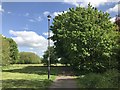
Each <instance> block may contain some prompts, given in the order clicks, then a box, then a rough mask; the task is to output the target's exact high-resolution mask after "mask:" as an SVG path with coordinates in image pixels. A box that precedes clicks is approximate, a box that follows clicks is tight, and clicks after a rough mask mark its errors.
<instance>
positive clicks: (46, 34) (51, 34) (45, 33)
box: [43, 32, 53, 36]
mask: <svg viewBox="0 0 120 90" xmlns="http://www.w3.org/2000/svg"><path fill="white" fill-rule="evenodd" d="M43 35H45V36H48V32H44V33H43ZM50 36H53V33H52V32H50Z"/></svg>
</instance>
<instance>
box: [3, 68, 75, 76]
mask: <svg viewBox="0 0 120 90" xmlns="http://www.w3.org/2000/svg"><path fill="white" fill-rule="evenodd" d="M2 72H11V73H27V74H38V75H47V74H48V67H47V66H27V67H24V68H21V69H10V70H2ZM50 74H51V75H73V71H72V69H71V68H70V67H68V66H67V67H66V66H51V69H50Z"/></svg>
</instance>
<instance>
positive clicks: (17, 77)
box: [2, 64, 58, 88]
mask: <svg viewBox="0 0 120 90" xmlns="http://www.w3.org/2000/svg"><path fill="white" fill-rule="evenodd" d="M57 72H58V70H57V69H56V68H54V67H51V75H50V80H48V79H47V78H48V76H47V67H44V66H41V65H38V64H28V65H24V64H22V65H21V64H18V65H17V64H16V65H10V66H4V67H2V88H47V87H49V86H50V85H51V83H52V82H53V80H54V79H55V78H56V75H57Z"/></svg>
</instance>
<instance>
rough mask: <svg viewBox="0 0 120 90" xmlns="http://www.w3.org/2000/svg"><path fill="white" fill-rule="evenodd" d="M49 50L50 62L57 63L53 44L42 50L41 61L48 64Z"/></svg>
mask: <svg viewBox="0 0 120 90" xmlns="http://www.w3.org/2000/svg"><path fill="white" fill-rule="evenodd" d="M49 52H50V64H57V63H59V61H58V57H57V55H56V51H55V49H54V47H53V46H52V47H49V48H48V50H46V51H45V52H44V55H43V60H42V63H44V64H46V65H47V64H48V56H49Z"/></svg>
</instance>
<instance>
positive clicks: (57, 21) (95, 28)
mask: <svg viewBox="0 0 120 90" xmlns="http://www.w3.org/2000/svg"><path fill="white" fill-rule="evenodd" d="M51 30H52V32H53V34H54V35H53V36H52V37H51V39H52V40H53V41H54V45H55V50H56V52H57V55H58V56H59V57H60V58H62V60H67V62H68V63H70V65H71V66H73V67H74V68H75V69H78V70H81V71H89V72H91V71H92V72H103V71H106V70H107V69H108V68H110V67H109V66H110V62H111V61H110V60H111V56H112V55H113V51H112V49H113V48H115V47H116V37H115V36H116V32H115V24H113V23H111V21H110V17H109V14H108V13H104V12H102V11H98V10H97V9H96V8H94V7H92V6H91V5H90V4H89V5H88V8H83V7H76V8H75V9H74V8H70V9H69V11H68V12H67V13H63V14H62V15H58V16H56V17H55V18H54V20H53V26H51Z"/></svg>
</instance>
